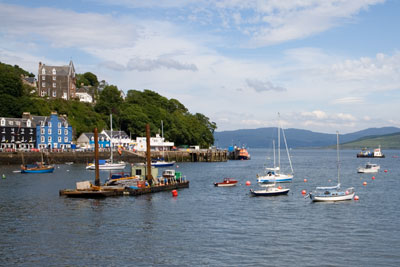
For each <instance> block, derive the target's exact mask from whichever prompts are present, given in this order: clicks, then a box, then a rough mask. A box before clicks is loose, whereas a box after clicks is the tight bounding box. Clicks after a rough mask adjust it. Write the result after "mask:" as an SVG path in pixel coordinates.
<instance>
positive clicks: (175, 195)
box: [171, 189, 178, 197]
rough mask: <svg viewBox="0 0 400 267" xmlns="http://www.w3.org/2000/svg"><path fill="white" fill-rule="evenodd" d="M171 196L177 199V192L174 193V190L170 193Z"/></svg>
mask: <svg viewBox="0 0 400 267" xmlns="http://www.w3.org/2000/svg"><path fill="white" fill-rule="evenodd" d="M171 193H172V196H173V197H177V196H178V191H176V190H175V189H174V190H172V191H171Z"/></svg>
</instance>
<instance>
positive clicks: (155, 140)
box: [135, 134, 174, 151]
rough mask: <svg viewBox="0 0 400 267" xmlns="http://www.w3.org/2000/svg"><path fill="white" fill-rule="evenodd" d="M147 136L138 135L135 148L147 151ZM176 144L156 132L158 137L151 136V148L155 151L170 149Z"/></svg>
mask: <svg viewBox="0 0 400 267" xmlns="http://www.w3.org/2000/svg"><path fill="white" fill-rule="evenodd" d="M146 140H147V139H146V137H136V142H135V143H136V144H135V149H136V150H137V151H146ZM173 146H174V142H168V141H165V138H164V137H161V136H160V135H159V134H156V137H150V149H151V150H153V151H169V150H171V148H172V147H173Z"/></svg>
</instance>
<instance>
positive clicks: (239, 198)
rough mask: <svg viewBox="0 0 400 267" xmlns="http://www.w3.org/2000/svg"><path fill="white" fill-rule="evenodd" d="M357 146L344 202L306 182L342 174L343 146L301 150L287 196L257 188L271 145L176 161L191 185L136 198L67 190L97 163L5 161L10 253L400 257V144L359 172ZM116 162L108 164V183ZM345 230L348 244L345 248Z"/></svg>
mask: <svg viewBox="0 0 400 267" xmlns="http://www.w3.org/2000/svg"><path fill="white" fill-rule="evenodd" d="M357 151H358V150H342V151H341V162H342V164H341V176H342V177H343V178H345V179H344V180H343V181H342V183H343V186H344V187H346V186H348V185H352V186H354V187H355V191H356V192H357V195H359V197H360V200H358V201H348V202H342V203H311V201H310V199H308V198H304V195H302V193H301V191H302V190H307V191H309V190H311V189H313V188H315V187H316V186H320V185H325V184H326V183H328V184H329V180H330V179H332V183H335V179H336V153H335V151H334V150H312V149H310V150H303V149H295V150H293V151H291V155H292V156H293V165H294V166H295V171H296V175H295V177H294V179H293V182H292V183H291V184H286V185H285V187H286V186H288V187H290V192H289V193H288V195H283V196H277V197H252V196H251V194H250V189H252V188H255V187H256V183H257V179H256V174H257V173H258V172H260V171H261V170H262V168H263V165H264V163H265V161H266V159H265V155H268V154H272V151H271V150H266V149H251V154H252V159H251V160H249V161H245V160H243V161H241V160H240V161H227V162H214V163H208V162H196V163H194V162H181V163H178V164H175V166H173V169H175V170H177V171H180V172H182V173H183V174H184V175H185V176H186V177H187V179H188V180H190V187H189V188H185V189H177V191H178V196H177V197H173V196H172V193H171V190H167V191H162V192H158V193H154V194H143V195H138V196H136V197H131V196H118V197H106V198H89V199H85V198H67V197H63V196H60V195H59V190H60V189H62V188H75V185H76V183H77V182H81V181H84V180H90V181H91V182H92V183H93V180H94V172H93V171H90V170H86V169H85V166H86V165H85V164H72V165H67V164H56V167H55V170H54V172H53V173H51V174H49V173H43V174H22V173H14V172H13V171H15V170H18V168H19V165H6V166H2V169H1V172H2V173H1V174H3V173H4V174H5V176H6V179H2V180H0V203H1V209H0V217H1V218H2V223H1V224H0V231H1V232H2V239H1V241H0V244H1V247H2V250H1V251H0V254H1V257H2V262H3V264H4V265H8V266H32V265H38V264H41V265H45V266H46V265H47V266H49V265H54V264H57V265H74V266H82V265H85V266H91V265H94V264H98V262H101V263H102V265H107V266H108V265H110V266H112V265H116V264H119V265H135V266H157V265H160V266H166V265H167V266H177V265H180V266H195V265H197V266H199V265H201V266H207V265H208V266H226V265H229V266H236V265H237V263H238V262H240V263H243V264H248V265H259V266H262V265H265V262H266V261H268V265H271V266H279V265H281V264H282V258H285V259H287V260H285V265H288V266H297V265H302V264H299V263H304V265H307V266H320V264H321V262H325V263H330V262H331V261H330V260H329V261H328V262H327V258H328V259H333V258H334V259H335V264H334V265H336V264H337V265H355V266H397V265H398V263H399V262H400V257H399V256H398V255H399V252H400V250H399V247H400V241H399V240H398V238H397V236H398V235H397V234H396V233H397V232H398V227H397V221H398V218H399V211H398V205H399V201H398V200H397V198H394V197H393V196H395V195H396V188H397V187H398V186H400V181H399V179H398V177H399V176H400V168H399V158H394V157H393V156H396V155H397V156H398V155H400V151H399V150H386V151H385V154H386V158H385V159H382V160H379V163H380V165H381V171H380V172H378V173H374V174H358V173H357V167H358V166H359V165H362V164H364V163H365V161H366V160H367V159H360V158H356V157H355V153H356V152H357ZM282 160H284V159H282ZM271 161H272V159H271ZM285 164H287V162H285ZM177 166H178V167H177ZM285 166H286V165H285ZM311 168H312V169H313V170H314V171H312V172H310V169H311ZM164 169H169V167H168V168H164ZM383 170H388V172H387V173H385V172H384V171H383ZM125 171H130V169H129V166H127V167H126V169H125ZM109 173H110V171H100V181H101V183H105V181H106V180H107V179H108V178H109ZM160 173H161V172H160ZM372 175H373V176H374V177H375V179H374V180H372ZM224 177H232V178H235V180H237V181H238V183H237V185H236V186H233V187H216V186H215V185H214V182H219V181H222V180H223V178H224ZM305 178H307V180H308V181H307V182H304V181H303V179H305ZM246 181H251V185H250V186H246V185H245V183H246ZM364 181H366V182H367V183H368V184H367V185H366V186H364V185H363V182H364ZM317 221H318V223H316V222H317ZM336 228H339V230H340V231H334V230H333V229H336ZM328 229H332V231H331V230H329V231H328ZM105 240H107V241H105ZM326 240H330V241H334V242H327V241H326ZM339 240H340V241H341V242H343V244H344V245H343V248H342V249H339V250H337V242H339ZM93 244H96V246H94V245H93ZM387 244H391V245H390V246H388V245H387ZM226 248H229V249H228V250H226ZM171 251H173V252H174V253H171ZM194 251H195V253H194ZM326 251H329V253H330V254H329V255H330V256H329V257H328V256H327V252H326ZM333 251H335V252H333ZM260 252H262V254H263V256H260ZM277 253H279V255H280V257H276V255H277ZM88 255H90V256H88ZM115 255H117V256H115ZM215 255H218V257H215ZM339 255H340V256H339Z"/></svg>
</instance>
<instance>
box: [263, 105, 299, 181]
mask: <svg viewBox="0 0 400 267" xmlns="http://www.w3.org/2000/svg"><path fill="white" fill-rule="evenodd" d="M278 117H279V119H280V114H279V113H278ZM281 130H282V136H283V140H284V143H285V147H286V153H287V156H288V159H289V165H290V169H291V171H292V172H291V173H288V174H285V173H282V172H281V139H280V137H281V133H280V131H281ZM273 142H274V146H273V147H274V167H273V168H266V169H265V171H266V173H265V174H262V175H257V176H258V177H257V182H258V183H285V182H291V181H292V180H293V173H294V171H293V166H292V160H291V158H290V153H289V149H288V146H287V142H286V136H285V131H284V129H283V128H282V127H281V124H280V120H279V124H278V166H277V167H276V166H275V141H273Z"/></svg>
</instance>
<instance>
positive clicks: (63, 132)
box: [26, 112, 72, 149]
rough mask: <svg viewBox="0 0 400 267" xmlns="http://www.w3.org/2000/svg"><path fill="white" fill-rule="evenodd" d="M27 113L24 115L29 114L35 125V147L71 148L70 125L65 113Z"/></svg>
mask: <svg viewBox="0 0 400 267" xmlns="http://www.w3.org/2000/svg"><path fill="white" fill-rule="evenodd" d="M28 114H29V113H28ZM28 114H26V116H30V117H31V118H32V120H33V121H34V123H35V125H36V139H37V140H36V148H40V149H42V148H49V149H50V148H60V149H64V148H71V143H72V126H71V125H69V123H68V120H67V116H66V115H63V116H58V115H57V113H56V112H52V113H51V115H50V116H31V115H30V114H29V115H28Z"/></svg>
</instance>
